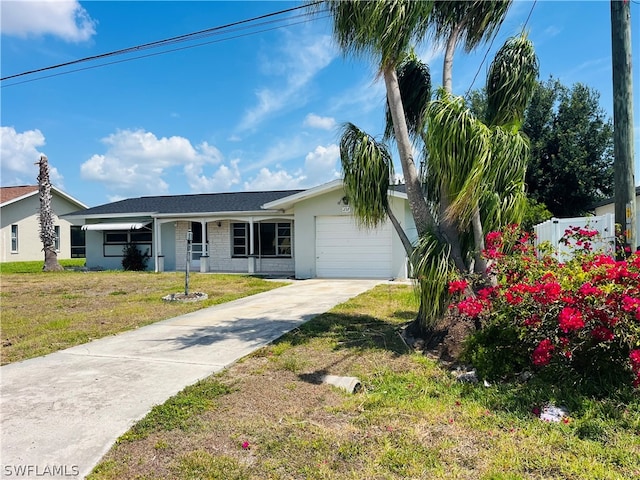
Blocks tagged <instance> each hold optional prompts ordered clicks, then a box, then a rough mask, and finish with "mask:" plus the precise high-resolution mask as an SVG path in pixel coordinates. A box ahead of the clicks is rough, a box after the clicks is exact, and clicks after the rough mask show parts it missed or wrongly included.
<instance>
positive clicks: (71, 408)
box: [0, 279, 381, 479]
mask: <svg viewBox="0 0 640 480" xmlns="http://www.w3.org/2000/svg"><path fill="white" fill-rule="evenodd" d="M378 283H381V282H380V281H376V280H317V279H314V280H304V281H296V282H293V283H292V284H291V285H287V286H285V287H282V288H277V289H274V290H271V291H269V292H264V293H260V294H257V295H253V296H251V297H247V298H243V299H240V300H236V301H234V302H230V303H225V304H222V305H219V306H215V307H210V308H206V309H203V310H199V311H197V312H193V313H189V314H186V315H182V316H180V317H176V318H172V319H169V320H164V321H162V322H158V323H155V324H153V325H149V326H146V327H143V328H139V329H137V330H133V331H130V332H126V333H122V334H120V335H115V336H111V337H107V338H102V339H100V340H96V341H93V342H91V343H87V344H84V345H79V346H77V347H72V348H69V349H67V350H62V351H60V352H56V353H52V354H50V355H46V356H44V357H40V358H35V359H31V360H25V361H23V362H19V363H15V364H9V365H5V366H3V367H1V368H0V381H1V385H2V391H1V397H0V415H1V430H2V434H1V441H2V444H1V449H0V451H1V453H2V454H1V456H0V463H1V472H0V476H1V478H22V479H24V478H66V479H70V478H84V477H85V476H86V475H87V474H88V473H89V472H90V471H91V469H92V468H93V467H94V466H95V465H96V464H97V463H98V462H99V461H100V459H101V458H102V456H103V455H104V454H105V453H106V452H107V451H108V450H109V448H111V446H112V445H113V443H114V442H115V440H116V439H117V438H118V437H119V436H120V435H122V434H123V433H125V432H126V431H127V430H128V429H129V428H130V427H131V426H132V425H133V424H134V423H135V422H136V421H138V420H140V419H141V418H142V417H144V415H146V414H147V413H148V412H149V410H150V409H151V407H153V406H154V405H157V404H161V403H164V401H165V400H167V399H168V398H169V397H170V396H172V395H174V394H176V393H177V392H179V391H180V390H182V389H183V388H184V387H186V386H187V385H191V384H193V383H195V382H196V381H198V380H199V379H202V378H204V377H207V376H208V375H210V374H212V373H214V372H218V371H220V370H222V369H224V368H225V367H227V366H229V365H230V364H232V363H234V362H235V361H237V360H238V359H239V358H241V357H243V356H245V355H247V354H249V353H251V352H253V351H254V350H256V349H258V348H259V347H262V346H264V345H266V344H268V343H269V342H271V341H273V340H274V339H276V338H278V337H280V336H281V335H282V334H284V333H286V332H288V331H290V330H292V329H293V328H295V327H297V326H298V325H300V324H301V323H303V322H305V321H307V320H310V319H311V318H313V317H314V316H316V315H319V314H321V313H324V312H326V311H327V310H329V309H331V308H332V307H333V306H335V305H337V304H338V303H341V302H344V301H346V300H348V299H349V298H352V297H354V296H356V295H358V294H360V293H362V292H364V291H366V290H368V289H370V288H372V287H374V286H375V285H376V284H378Z"/></svg>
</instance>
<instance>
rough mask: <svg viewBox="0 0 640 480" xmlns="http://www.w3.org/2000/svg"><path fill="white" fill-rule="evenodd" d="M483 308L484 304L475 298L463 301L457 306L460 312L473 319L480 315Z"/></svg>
mask: <svg viewBox="0 0 640 480" xmlns="http://www.w3.org/2000/svg"><path fill="white" fill-rule="evenodd" d="M483 306H484V305H483V303H482V302H481V301H480V300H476V299H475V298H468V299H466V300H462V301H461V302H459V303H458V305H457V307H458V312H460V313H462V314H464V315H466V316H468V317H471V318H475V317H477V316H478V315H480V312H481V311H482V307H483Z"/></svg>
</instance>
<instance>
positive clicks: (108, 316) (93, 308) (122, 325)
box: [0, 261, 284, 365]
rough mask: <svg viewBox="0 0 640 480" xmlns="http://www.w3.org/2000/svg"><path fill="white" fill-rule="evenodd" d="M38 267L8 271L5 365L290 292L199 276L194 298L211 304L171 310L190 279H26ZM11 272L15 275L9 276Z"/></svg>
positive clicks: (106, 275)
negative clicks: (265, 294)
mask: <svg viewBox="0 0 640 480" xmlns="http://www.w3.org/2000/svg"><path fill="white" fill-rule="evenodd" d="M63 263H66V261H63ZM35 264H38V262H18V264H7V263H3V264H1V265H2V268H3V270H2V276H1V277H0V282H1V290H2V316H1V318H0V322H1V323H0V327H1V334H2V344H1V345H2V346H1V347H0V358H1V363H2V364H3V365H4V364H7V363H11V362H16V361H20V360H25V359H27V358H32V357H37V356H40V355H45V354H47V353H51V352H55V351H56V350H61V349H64V348H68V347H72V346H74V345H79V344H81V343H85V342H88V341H91V340H95V339H97V338H101V337H105V336H107V335H113V334H115V333H120V332H123V331H125V330H131V329H134V328H138V327H141V326H144V325H148V324H150V323H154V322H157V321H160V320H164V319H167V318H171V317H174V316H178V315H182V314H185V313H188V312H192V311H194V310H198V309H201V308H206V307H209V306H212V305H217V304H219V303H224V302H228V301H231V300H235V299H237V298H241V297H245V296H248V295H253V294H256V293H260V292H264V291H267V290H270V289H272V288H276V287H279V286H282V285H284V284H283V283H277V282H271V281H267V280H263V279H260V278H256V277H251V276H247V275H216V274H200V273H193V274H191V277H190V288H191V290H192V291H200V292H204V293H207V294H208V296H209V298H208V299H207V300H204V301H202V302H193V303H181V302H165V301H163V300H162V297H163V296H165V295H168V294H171V293H179V292H183V291H184V274H180V273H153V272H123V271H105V272H80V271H61V272H42V271H39V270H38V271H35V272H31V273H22V272H23V271H25V270H30V269H33V268H34V266H33V265H35ZM40 265H41V262H40ZM6 266H9V267H10V268H8V269H7V270H6V271H5V270H4V268H5V267H6Z"/></svg>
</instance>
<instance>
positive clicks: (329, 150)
mask: <svg viewBox="0 0 640 480" xmlns="http://www.w3.org/2000/svg"><path fill="white" fill-rule="evenodd" d="M339 160H340V148H338V145H336V144H331V145H329V146H327V147H323V146H322V145H318V146H317V147H316V149H315V150H314V151H313V152H309V153H308V154H307V156H306V157H305V159H304V169H305V173H306V174H307V177H309V178H312V179H314V180H315V181H317V183H318V184H320V183H324V182H328V181H330V180H333V179H335V178H338V177H339V176H340V173H339V172H338V170H337V169H336V165H337V164H338V161H339Z"/></svg>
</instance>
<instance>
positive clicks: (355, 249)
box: [316, 215, 393, 278]
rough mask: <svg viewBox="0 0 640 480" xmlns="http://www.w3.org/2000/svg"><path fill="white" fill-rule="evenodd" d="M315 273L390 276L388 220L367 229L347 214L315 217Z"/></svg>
mask: <svg viewBox="0 0 640 480" xmlns="http://www.w3.org/2000/svg"><path fill="white" fill-rule="evenodd" d="M316 276H318V277H320V278H391V277H393V263H392V226H391V223H390V222H387V223H385V224H384V225H382V226H380V227H378V228H377V229H375V230H370V229H366V228H362V229H361V228H359V227H358V226H357V225H356V223H355V221H354V219H353V217H351V216H346V215H345V216H318V217H316Z"/></svg>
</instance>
